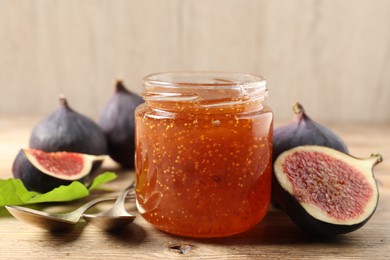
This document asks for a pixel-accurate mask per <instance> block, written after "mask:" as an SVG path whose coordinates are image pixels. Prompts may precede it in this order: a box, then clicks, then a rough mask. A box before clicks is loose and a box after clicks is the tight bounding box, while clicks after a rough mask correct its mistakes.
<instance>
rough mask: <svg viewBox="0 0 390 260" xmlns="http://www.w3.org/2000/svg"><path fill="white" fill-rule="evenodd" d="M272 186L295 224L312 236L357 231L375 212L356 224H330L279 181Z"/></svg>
mask: <svg viewBox="0 0 390 260" xmlns="http://www.w3.org/2000/svg"><path fill="white" fill-rule="evenodd" d="M272 188H273V190H274V191H275V193H274V194H275V199H276V201H277V202H278V204H279V205H280V207H281V208H283V210H284V211H285V212H286V213H287V215H288V216H289V217H290V219H291V220H292V221H293V222H294V224H295V225H297V226H298V227H300V228H301V229H302V230H303V231H305V232H306V233H308V234H311V235H312V236H316V237H324V238H326V237H333V236H336V235H341V234H345V233H349V232H352V231H355V230H357V229H359V228H361V227H362V226H363V225H364V224H366V223H367V221H368V220H369V219H370V218H371V216H372V215H373V214H374V212H372V214H371V215H370V216H369V217H368V218H366V219H365V220H364V221H362V222H360V223H358V224H354V225H338V224H330V223H327V222H324V221H321V220H318V219H315V218H314V217H312V216H311V215H310V214H309V213H307V211H306V210H305V209H304V208H303V207H302V206H301V205H300V204H299V202H298V201H297V200H296V199H295V197H294V196H292V195H291V194H290V193H288V192H287V191H285V190H284V189H283V188H282V187H281V186H280V184H279V183H278V182H277V181H276V182H273V186H272ZM377 199H378V198H377Z"/></svg>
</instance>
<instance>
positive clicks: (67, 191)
mask: <svg viewBox="0 0 390 260" xmlns="http://www.w3.org/2000/svg"><path fill="white" fill-rule="evenodd" d="M116 177H117V176H116V174H115V173H113V172H105V173H102V174H100V175H99V176H97V177H96V178H95V179H94V181H93V182H92V184H91V186H90V187H89V188H87V187H86V186H85V185H84V184H82V183H81V182H78V181H74V182H72V183H71V184H69V185H66V186H64V185H61V186H59V187H57V188H55V189H53V190H51V191H49V192H46V193H43V194H42V193H38V192H35V191H28V190H27V189H26V187H25V186H24V185H23V182H22V181H21V180H19V179H13V178H9V179H6V180H4V179H0V207H4V206H6V205H25V204H34V203H42V202H65V201H72V200H77V199H81V198H84V197H87V196H88V195H89V194H90V191H92V190H95V189H98V188H99V187H100V186H101V185H103V184H105V183H107V182H110V181H112V180H114V179H116Z"/></svg>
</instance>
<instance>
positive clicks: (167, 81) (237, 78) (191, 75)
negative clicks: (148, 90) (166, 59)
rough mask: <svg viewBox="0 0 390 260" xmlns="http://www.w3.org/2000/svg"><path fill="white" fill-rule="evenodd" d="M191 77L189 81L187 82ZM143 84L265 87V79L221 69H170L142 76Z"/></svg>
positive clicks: (174, 86)
mask: <svg viewBox="0 0 390 260" xmlns="http://www.w3.org/2000/svg"><path fill="white" fill-rule="evenodd" d="M189 79H191V82H189ZM143 83H144V85H145V86H161V87H169V88H187V87H188V88H193V87H202V88H209V87H210V88H218V89H224V88H232V87H234V86H245V87H246V88H248V87H249V88H251V87H255V88H257V89H259V88H261V89H263V88H264V89H265V88H266V80H265V78H264V77H262V76H258V75H255V74H250V73H240V72H223V71H172V72H158V73H153V74H149V75H146V76H145V77H144V78H143Z"/></svg>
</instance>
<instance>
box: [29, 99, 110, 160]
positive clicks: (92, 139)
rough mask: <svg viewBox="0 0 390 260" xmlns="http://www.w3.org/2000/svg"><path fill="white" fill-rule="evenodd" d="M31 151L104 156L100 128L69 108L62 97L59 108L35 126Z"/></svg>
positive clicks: (104, 144)
mask: <svg viewBox="0 0 390 260" xmlns="http://www.w3.org/2000/svg"><path fill="white" fill-rule="evenodd" d="M30 148H33V149H38V150H43V151H46V152H59V151H67V152H76V153H84V154H92V155H105V154H107V142H106V137H105V136H104V133H103V132H102V130H101V129H100V127H99V126H98V125H97V124H96V123H95V122H94V121H92V120H91V119H89V118H88V117H86V116H83V115H81V114H79V113H77V112H76V111H74V110H73V109H72V108H70V107H69V105H68V102H67V100H66V99H65V98H64V97H60V108H59V109H57V110H56V111H55V112H53V113H52V114H50V115H48V116H47V117H46V118H44V119H43V120H42V121H40V122H39V123H38V124H37V125H36V126H35V127H34V129H33V131H32V133H31V137H30Z"/></svg>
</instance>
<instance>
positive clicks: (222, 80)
mask: <svg viewBox="0 0 390 260" xmlns="http://www.w3.org/2000/svg"><path fill="white" fill-rule="evenodd" d="M267 95H268V90H267V88H266V83H265V80H264V79H263V78H262V77H259V76H255V75H250V74H240V73H223V72H172V73H159V74H152V75H149V76H146V77H145V78H144V92H143V97H144V99H145V103H144V104H142V105H140V106H139V107H138V108H137V110H136V198H137V199H136V201H137V208H138V210H139V212H140V214H141V215H142V216H143V217H144V218H145V219H146V220H147V221H148V222H150V223H152V224H153V225H154V226H155V227H156V228H158V229H160V230H163V231H166V232H168V233H172V234H176V235H182V236H189V237H223V236H229V235H233V234H237V233H241V232H243V231H246V230H248V229H250V228H252V227H253V226H255V225H256V224H257V223H258V222H259V221H260V220H261V219H262V218H263V217H264V215H265V214H266V213H267V211H268V208H269V204H270V196H271V171H272V124H273V114H272V111H271V109H270V108H269V107H267V106H265V104H264V101H265V99H266V97H267Z"/></svg>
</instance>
